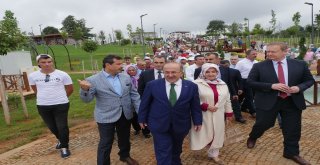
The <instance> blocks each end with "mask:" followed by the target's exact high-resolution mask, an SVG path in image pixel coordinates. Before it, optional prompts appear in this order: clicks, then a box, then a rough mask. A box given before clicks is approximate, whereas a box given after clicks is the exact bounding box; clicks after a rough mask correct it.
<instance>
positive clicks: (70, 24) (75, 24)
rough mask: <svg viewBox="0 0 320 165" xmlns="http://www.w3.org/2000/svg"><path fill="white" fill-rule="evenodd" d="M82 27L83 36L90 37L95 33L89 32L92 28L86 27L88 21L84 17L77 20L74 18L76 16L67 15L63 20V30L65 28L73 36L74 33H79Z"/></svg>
mask: <svg viewBox="0 0 320 165" xmlns="http://www.w3.org/2000/svg"><path fill="white" fill-rule="evenodd" d="M77 28H79V29H81V32H82V36H81V38H85V39H87V38H89V37H92V36H93V34H91V33H89V32H90V30H91V29H92V28H87V27H86V21H85V20H84V19H80V20H77V19H75V18H74V16H72V15H69V16H67V17H66V18H65V19H64V20H63V21H62V28H61V29H62V30H65V31H66V32H68V33H69V34H71V35H72V36H73V35H74V33H76V32H77V33H78V32H79V29H77Z"/></svg>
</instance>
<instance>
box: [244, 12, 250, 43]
mask: <svg viewBox="0 0 320 165" xmlns="http://www.w3.org/2000/svg"><path fill="white" fill-rule="evenodd" d="M244 20H245V21H248V33H249V34H248V40H249V45H250V26H249V19H248V18H244Z"/></svg>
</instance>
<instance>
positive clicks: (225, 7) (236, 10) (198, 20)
mask: <svg viewBox="0 0 320 165" xmlns="http://www.w3.org/2000/svg"><path fill="white" fill-rule="evenodd" d="M304 2H306V1H301V0H89V1H85V0H0V18H1V19H2V17H3V15H4V12H5V10H11V11H12V12H14V13H15V17H16V18H17V20H18V21H19V27H20V28H21V30H22V31H26V32H31V31H32V29H33V32H34V34H36V35H37V34H40V27H39V25H41V27H42V29H43V28H44V27H46V26H54V27H57V28H61V27H62V25H61V22H62V20H63V19H64V18H66V17H67V16H68V15H73V16H74V17H75V18H76V19H81V18H84V19H85V20H86V25H87V27H93V29H92V32H93V33H97V32H98V31H100V30H103V31H105V32H106V33H107V34H108V33H111V31H112V29H114V30H116V29H120V30H122V32H123V33H127V30H126V26H127V25H128V24H131V25H132V27H133V29H134V30H135V29H136V27H137V26H138V27H140V15H142V14H146V13H147V14H148V15H147V16H145V17H143V26H144V30H145V31H153V27H154V26H153V24H156V26H155V27H156V32H159V30H160V28H162V29H163V30H164V31H165V32H167V33H168V32H172V31H191V32H193V33H196V34H199V33H202V34H203V33H204V32H205V30H206V27H207V25H208V23H209V21H210V20H214V19H220V20H223V21H225V23H226V24H231V23H232V22H238V23H244V18H245V17H246V18H248V19H249V22H250V29H252V28H253V26H254V24H256V23H260V24H261V25H262V26H263V27H265V28H267V27H270V23H269V21H270V20H271V10H274V11H275V13H276V18H277V21H278V27H281V28H282V29H285V28H286V27H288V26H291V25H292V24H293V23H292V16H293V14H294V13H296V12H300V14H301V23H300V24H301V25H303V26H304V25H306V24H310V23H311V6H309V5H305V4H304ZM307 2H311V3H313V4H314V14H318V13H319V9H320V1H319V0H307Z"/></svg>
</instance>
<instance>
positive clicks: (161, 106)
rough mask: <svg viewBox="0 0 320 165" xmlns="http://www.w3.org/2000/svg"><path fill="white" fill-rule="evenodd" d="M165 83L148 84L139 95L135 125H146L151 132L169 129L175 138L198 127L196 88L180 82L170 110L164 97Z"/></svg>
mask: <svg viewBox="0 0 320 165" xmlns="http://www.w3.org/2000/svg"><path fill="white" fill-rule="evenodd" d="M165 85H166V83H165V79H159V80H154V81H151V82H149V83H148V84H147V86H146V89H145V91H144V93H143V96H142V99H141V104H140V109H139V114H138V121H139V123H148V127H149V129H150V131H151V132H158V133H164V132H167V131H168V130H169V129H170V127H171V128H172V129H173V131H174V132H175V133H177V134H187V133H188V132H189V130H190V128H191V120H192V122H193V124H194V125H201V124H202V112H201V109H200V101H199V93H198V86H197V85H196V84H194V83H193V82H191V81H188V80H182V88H181V94H180V96H179V98H177V102H176V104H175V105H174V106H173V107H172V106H171V104H170V102H169V99H168V96H167V93H166V86H165Z"/></svg>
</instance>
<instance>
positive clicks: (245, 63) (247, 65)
mask: <svg viewBox="0 0 320 165" xmlns="http://www.w3.org/2000/svg"><path fill="white" fill-rule="evenodd" d="M257 62H258V61H256V60H253V61H251V60H249V59H247V58H244V59H242V60H240V61H239V62H238V63H237V65H236V67H235V69H237V70H239V71H240V74H241V78H243V79H247V78H248V75H249V73H250V71H251V69H252V66H253V64H255V63H257Z"/></svg>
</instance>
